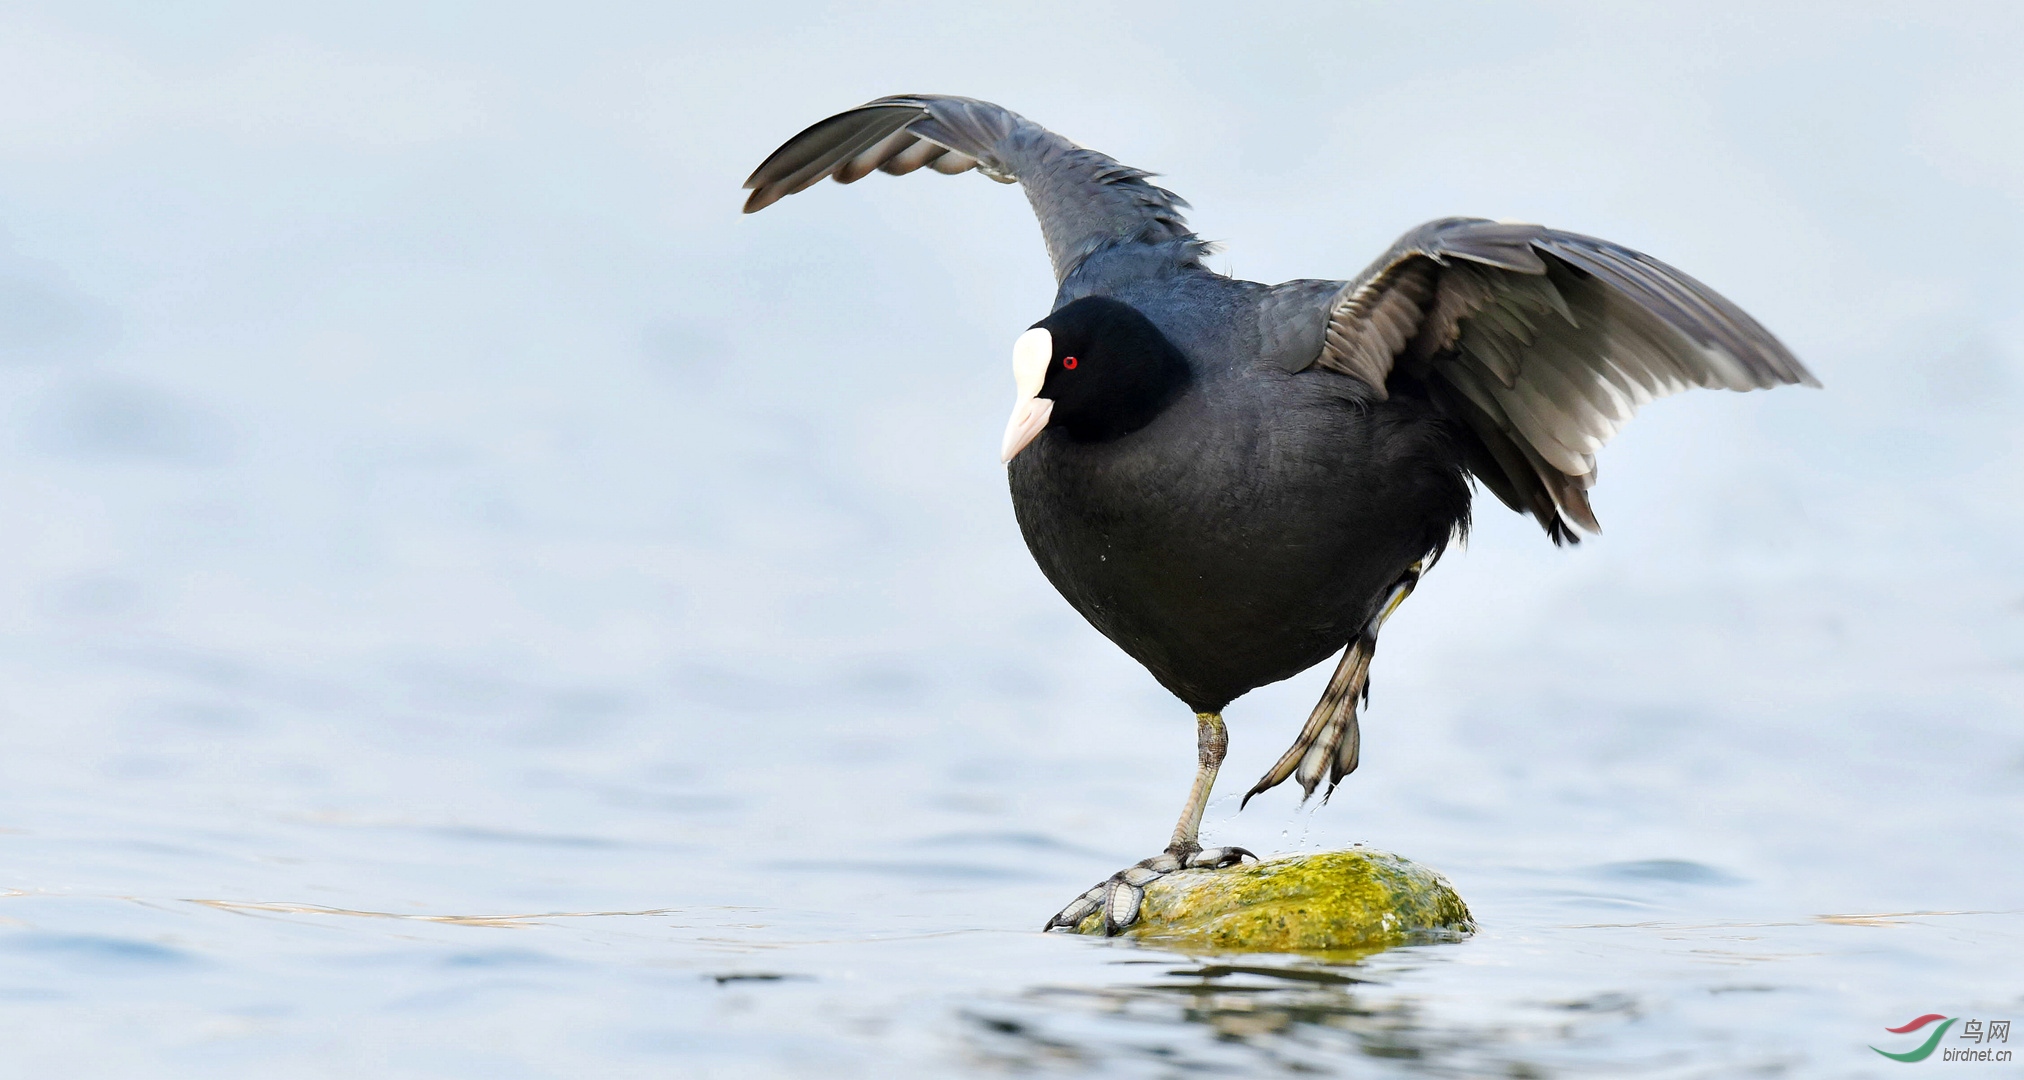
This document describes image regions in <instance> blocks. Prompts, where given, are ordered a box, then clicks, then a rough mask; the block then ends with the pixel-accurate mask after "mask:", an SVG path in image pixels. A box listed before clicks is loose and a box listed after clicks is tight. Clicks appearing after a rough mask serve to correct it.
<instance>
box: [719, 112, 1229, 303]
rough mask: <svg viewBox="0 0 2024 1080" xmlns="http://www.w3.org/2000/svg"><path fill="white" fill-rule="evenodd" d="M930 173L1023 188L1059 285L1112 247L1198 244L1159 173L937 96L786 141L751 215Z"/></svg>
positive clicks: (764, 175)
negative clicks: (819, 189) (808, 195)
mask: <svg viewBox="0 0 2024 1080" xmlns="http://www.w3.org/2000/svg"><path fill="white" fill-rule="evenodd" d="M923 167H926V168H930V169H934V170H935V171H937V172H942V173H950V174H954V173H960V172H964V171H967V170H969V169H976V170H977V171H978V172H981V173H983V174H984V175H985V176H988V177H990V178H991V179H993V180H996V181H998V182H1000V183H1005V184H1011V183H1017V184H1019V185H1020V186H1021V187H1023V188H1024V189H1025V191H1026V198H1027V199H1028V201H1030V202H1031V203H1032V204H1033V213H1034V216H1036V217H1038V218H1039V219H1040V232H1041V236H1042V237H1043V238H1044V239H1045V240H1046V242H1047V255H1048V258H1049V259H1050V260H1051V261H1052V262H1053V264H1054V276H1055V280H1057V281H1059V280H1061V279H1063V278H1066V277H1067V276H1068V274H1069V272H1070V271H1072V270H1074V269H1075V268H1076V267H1077V266H1078V265H1080V264H1081V263H1082V261H1083V260H1084V259H1086V258H1088V257H1089V256H1090V255H1092V254H1094V253H1096V252H1097V251H1100V250H1102V249H1103V248H1105V247H1108V246H1110V245H1113V244H1119V243H1150V244H1157V243H1163V242H1167V241H1174V240H1181V241H1193V240H1194V233H1193V232H1191V231H1189V229H1188V223H1187V221H1186V220H1185V219H1184V218H1182V216H1181V211H1182V210H1183V209H1184V208H1185V207H1186V206H1187V203H1185V202H1183V201H1182V200H1181V198H1180V197H1179V196H1177V195H1175V194H1174V193H1173V192H1171V191H1168V190H1166V189H1165V188H1161V187H1157V186H1155V185H1153V184H1151V183H1148V182H1147V177H1149V176H1151V175H1152V174H1150V173H1147V172H1144V171H1141V170H1139V169H1134V168H1131V167H1130V166H1127V165H1121V164H1119V163H1118V162H1116V161H1115V160H1113V159H1111V158H1109V157H1106V156H1104V155H1103V154H1099V153H1097V152H1096V151H1094V150H1086V149H1084V148H1082V147H1079V146H1076V145H1075V144H1074V143H1072V142H1069V141H1068V140H1067V139H1065V138H1063V137H1061V136H1060V135H1056V134H1055V133H1054V132H1052V131H1049V130H1047V129H1046V128H1044V127H1041V126H1040V125H1038V124H1036V123H1034V122H1033V121H1031V120H1028V119H1026V118H1025V117H1023V116H1020V115H1019V114H1018V113H1015V112H1012V111H1011V110H1009V109H1004V108H1000V107H999V106H997V105H993V104H991V103H990V102H988V101H977V100H975V99H973V98H961V97H943V96H937V95H930V94H901V95H896V96H893V97H883V98H879V99H878V100H877V101H873V102H869V103H867V104H864V105H860V106H858V107H857V108H855V109H851V110H849V111H848V112H841V113H838V114H836V115H835V116H832V117H830V118H829V119H827V120H824V121H821V122H820V123H817V124H815V125H814V126H812V127H810V128H808V129H807V130H806V131H803V132H802V133H801V134H799V135H796V136H795V137H793V138H792V139H789V140H787V142H786V144H785V145H783V146H781V147H780V149H778V150H775V151H773V154H772V156H771V157H768V158H767V159H766V160H765V161H764V162H763V163H761V164H760V166H759V168H757V169H756V170H754V171H753V173H752V176H751V178H750V179H748V180H746V181H745V187H746V188H748V189H750V190H751V192H752V195H751V197H750V198H748V199H746V200H745V212H746V213H748V214H750V213H753V212H755V211H758V210H763V209H765V208H766V207H768V206H771V205H772V204H773V203H775V202H777V201H779V200H780V199H782V198H785V197H786V196H788V195H792V194H794V193H795V192H797V191H801V190H803V189H805V188H808V187H810V186H812V185H813V184H815V183H816V182H817V181H819V180H821V179H822V178H823V177H825V176H828V177H834V178H835V179H836V181H837V182H838V183H840V184H848V183H852V182H854V181H857V180H861V179H863V178H864V177H866V176H868V175H870V174H871V173H872V172H873V171H874V170H876V171H879V172H885V173H890V174H892V175H895V176H898V175H902V174H905V173H910V172H913V171H914V170H916V169H919V168H923Z"/></svg>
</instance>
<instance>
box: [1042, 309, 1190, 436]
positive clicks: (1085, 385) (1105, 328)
mask: <svg viewBox="0 0 2024 1080" xmlns="http://www.w3.org/2000/svg"><path fill="white" fill-rule="evenodd" d="M1043 350H1044V352H1045V363H1044V365H1043V364H1042V353H1043ZM1012 370H1013V377H1014V378H1015V379H1016V380H1017V381H1018V383H1019V404H1018V406H1017V407H1016V408H1015V409H1014V410H1013V414H1012V423H1011V424H1010V425H1009V426H1008V427H1007V428H1006V431H1005V460H1007V461H1010V460H1012V457H1013V456H1014V455H1016V454H1017V453H1018V452H1019V451H1020V449H1022V448H1024V447H1025V445H1026V444H1027V443H1029V442H1031V441H1032V440H1033V439H1034V437H1036V436H1038V435H1039V434H1040V431H1041V429H1043V428H1053V429H1055V430H1058V431H1061V432H1063V433H1065V434H1067V435H1068V437H1069V438H1072V439H1076V440H1078V441H1082V442H1102V441H1105V440H1109V439H1115V438H1119V437H1121V436H1124V435H1129V434H1131V433H1132V432H1134V431H1137V430H1138V429H1140V428H1142V427H1144V426H1146V425H1147V424H1150V423H1152V421H1153V418H1154V417H1156V416H1158V415H1159V414H1160V411H1161V410H1163V409H1165V408H1166V407H1167V406H1168V405H1169V404H1171V403H1172V402H1173V400H1174V398H1175V397H1177V396H1179V394H1180V392H1181V391H1182V390H1183V389H1185V388H1186V387H1187V385H1188V380H1189V378H1190V373H1189V370H1188V362H1187V360H1186V359H1184V358H1183V357H1182V356H1181V352H1180V350H1179V349H1176V348H1174V345H1173V343H1172V342H1170V341H1168V340H1167V338H1166V335H1164V334H1162V333H1160V331H1159V328H1158V327H1156V326H1154V325H1153V324H1152V321H1151V320H1150V319H1147V318H1146V317H1145V316H1144V315H1141V314H1139V312H1138V310H1137V309H1136V308H1133V307H1132V306H1131V305H1130V304H1126V303H1122V302H1120V301H1117V300H1112V299H1110V298H1109V297H1103V296H1088V297H1084V298H1082V299H1080V300H1076V301H1074V302H1072V303H1070V304H1067V305H1065V306H1063V307H1062V308H1061V309H1060V310H1058V311H1056V312H1055V313H1054V314H1052V315H1049V316H1048V317H1046V318H1044V319H1042V320H1040V321H1039V322H1037V323H1034V324H1033V327H1032V329H1030V330H1028V331H1026V333H1025V334H1022V335H1021V336H1020V338H1019V341H1018V343H1017V344H1016V345H1014V346H1013V348H1012Z"/></svg>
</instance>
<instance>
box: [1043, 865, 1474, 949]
mask: <svg viewBox="0 0 2024 1080" xmlns="http://www.w3.org/2000/svg"><path fill="white" fill-rule="evenodd" d="M1475 929H1476V927H1475V924H1474V923H1473V922H1472V921H1470V918H1469V909H1468V907H1467V906H1466V905H1464V904H1463V903H1462V898H1461V897H1460V896H1457V895H1456V894H1455V890H1454V888H1453V887H1452V886H1450V885H1449V884H1448V883H1447V881H1446V880H1445V879H1444V878H1442V877H1441V876H1440V875H1439V874H1436V873H1434V872H1433V871H1432V870H1429V869H1427V868H1426V867H1424V866H1419V865H1417V864H1415V863H1412V862H1408V861H1407V860H1405V859H1401V858H1399V857H1398V856H1397V855H1391V854H1388V853H1386V852H1382V851H1372V850H1369V849H1367V848H1352V849H1351V850H1349V851H1326V852H1320V853H1318V854H1313V855H1291V856H1286V857H1283V858H1277V859H1271V860H1268V861H1265V862H1261V863H1254V864H1249V865H1245V866H1233V867H1229V868H1227V869H1223V870H1182V871H1179V872H1177V873H1172V874H1168V875H1167V876H1166V877H1163V878H1160V879H1158V880H1156V881H1154V882H1152V883H1151V884H1149V885H1147V886H1146V899H1145V906H1144V907H1143V908H1142V909H1141V910H1140V913H1139V921H1138V923H1137V924H1136V925H1134V926H1132V927H1131V928H1130V929H1128V930H1126V931H1125V936H1127V937H1132V938H1137V939H1139V940H1142V941H1145V942H1147V943H1149V944H1160V945H1166V946H1170V947H1173V948H1179V949H1185V950H1190V951H1196V950H1199V951H1205V952H1294V953H1372V952H1377V951H1378V950H1380V949H1389V948H1391V947H1393V946H1395V945H1414V944H1421V943H1425V942H1433V941H1454V940H1457V939H1459V938H1461V937H1463V936H1464V935H1467V934H1470V933H1473V932H1474V931H1475ZM1077 932H1079V933H1084V934H1096V933H1101V932H1102V919H1101V915H1100V914H1099V915H1091V916H1090V917H1089V918H1087V919H1084V920H1083V922H1082V925H1081V926H1079V927H1077Z"/></svg>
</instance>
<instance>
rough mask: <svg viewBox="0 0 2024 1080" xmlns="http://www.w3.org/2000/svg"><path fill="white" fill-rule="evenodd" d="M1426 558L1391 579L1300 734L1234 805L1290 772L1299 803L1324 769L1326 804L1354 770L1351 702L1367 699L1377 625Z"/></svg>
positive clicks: (1356, 743) (1408, 590)
mask: <svg viewBox="0 0 2024 1080" xmlns="http://www.w3.org/2000/svg"><path fill="white" fill-rule="evenodd" d="M1437 557H1438V556H1437V555H1436V556H1430V557H1429V558H1437ZM1428 562H1429V559H1422V560H1420V561H1419V562H1416V563H1414V564H1413V565H1412V566H1411V567H1410V568H1408V569H1407V570H1406V572H1405V573H1404V574H1401V575H1399V579H1398V580H1397V581H1395V582H1393V583H1392V587H1391V589H1390V591H1389V592H1387V593H1386V594H1385V599H1384V603H1382V604H1380V605H1378V609H1377V614H1376V615H1374V616H1372V617H1371V620H1370V623H1369V624H1368V625H1366V626H1365V627H1364V628H1363V633H1361V634H1358V635H1357V637H1356V640H1355V641H1352V642H1350V643H1349V648H1347V649H1344V650H1343V653H1342V662H1341V663H1339V664H1337V665H1335V674H1334V675H1332V676H1330V677H1329V680H1328V687H1327V689H1324V690H1323V691H1322V692H1321V700H1320V701H1318V702H1316V703H1315V706H1314V711H1313V712H1312V713H1309V714H1308V717H1307V723H1306V724H1304V725H1302V726H1301V728H1300V735H1299V737H1297V738H1295V739H1294V740H1293V745H1292V746H1291V747H1290V748H1288V749H1287V751H1286V752H1285V753H1284V754H1281V755H1280V756H1279V760H1278V761H1277V762H1274V763H1273V765H1272V767H1271V768H1270V769H1268V770H1266V772H1265V775H1264V776H1262V777H1260V778H1259V780H1258V782H1257V783H1256V784H1253V785H1252V786H1251V790H1250V791H1247V792H1245V793H1244V803H1240V804H1238V808H1239V809H1242V808H1243V806H1244V804H1245V803H1249V802H1250V801H1251V796H1253V795H1256V794H1258V793H1259V792H1261V791H1267V790H1269V789H1271V788H1274V787H1277V786H1279V785H1280V784H1282V783H1284V782H1285V781H1286V778H1287V777H1289V776H1291V777H1294V778H1295V779H1297V780H1299V782H1300V788H1301V792H1302V794H1301V796H1300V801H1301V802H1303V803H1304V802H1306V801H1307V800H1308V799H1309V798H1310V797H1312V796H1313V794H1314V789H1315V788H1316V787H1318V786H1319V785H1320V784H1321V777H1322V774H1323V773H1327V774H1328V790H1327V791H1326V792H1324V793H1323V794H1322V796H1321V801H1322V802H1327V801H1328V797H1329V796H1330V795H1333V794H1335V785H1337V784H1339V783H1342V778H1343V777H1345V776H1348V775H1349V774H1350V773H1353V772H1355V771H1356V763H1357V757H1358V754H1359V751H1360V749H1361V747H1362V743H1363V738H1362V735H1361V733H1360V732H1359V731H1358V730H1357V725H1356V703H1357V701H1358V700H1359V699H1362V700H1365V701H1368V700H1369V699H1370V658H1371V656H1372V654H1374V653H1375V652H1377V631H1378V627H1380V626H1383V625H1384V621H1385V620H1386V619H1389V618H1391V615H1392V612H1394V611H1397V610H1398V609H1399V605H1400V604H1403V603H1405V602H1406V597H1408V596H1411V595H1412V594H1413V586H1415V585H1417V584H1419V582H1420V575H1421V574H1423V573H1425V572H1426V570H1427V569H1428Z"/></svg>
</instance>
